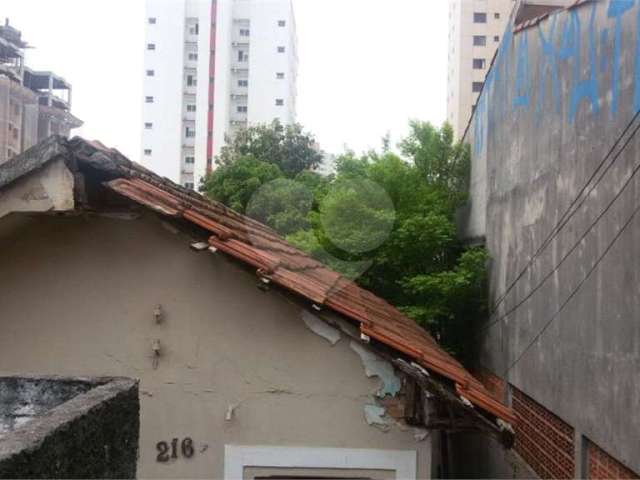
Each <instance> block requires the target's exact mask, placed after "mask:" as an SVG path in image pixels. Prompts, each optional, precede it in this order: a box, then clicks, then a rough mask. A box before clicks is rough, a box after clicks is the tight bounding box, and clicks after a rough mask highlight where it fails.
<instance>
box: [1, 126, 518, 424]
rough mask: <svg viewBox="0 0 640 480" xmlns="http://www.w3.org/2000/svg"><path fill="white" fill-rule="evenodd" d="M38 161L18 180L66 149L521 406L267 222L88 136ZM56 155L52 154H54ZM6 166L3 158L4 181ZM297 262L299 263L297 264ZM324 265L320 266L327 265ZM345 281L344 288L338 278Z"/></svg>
mask: <svg viewBox="0 0 640 480" xmlns="http://www.w3.org/2000/svg"><path fill="white" fill-rule="evenodd" d="M29 155H31V156H34V155H35V156H41V158H39V159H35V160H34V159H31V160H29V159H28V158H27V159H26V161H27V162H29V163H30V164H32V167H31V168H26V169H22V170H20V171H21V172H22V173H21V175H17V173H14V174H13V176H12V178H13V179H17V178H19V177H20V176H22V175H26V174H28V173H29V172H30V171H33V170H34V169H35V168H36V167H37V166H42V165H44V164H45V163H47V162H48V161H50V160H52V159H53V158H55V157H57V156H59V155H65V156H66V159H67V161H68V163H69V164H70V165H72V166H73V165H75V164H76V163H77V164H81V165H85V166H88V167H91V169H93V170H97V171H100V172H102V175H104V177H105V179H104V180H105V181H103V183H102V184H103V185H104V186H105V187H107V188H108V189H110V190H112V191H115V192H116V193H118V194H120V195H122V196H124V197H126V198H128V199H130V200H132V201H133V202H135V203H137V204H139V205H142V206H144V207H146V208H149V209H151V210H154V211H156V212H158V213H160V214H162V215H165V216H169V217H173V218H179V219H181V220H185V221H188V222H189V223H191V224H194V225H197V226H199V227H200V228H203V229H204V230H205V231H208V232H210V233H211V234H213V235H212V236H211V237H210V239H214V241H213V242H211V241H210V242H209V243H212V244H213V245H214V246H217V247H221V250H222V251H224V252H225V253H226V254H228V255H230V256H231V257H233V258H235V259H236V260H239V261H241V262H242V263H243V264H246V265H250V266H251V267H254V268H256V269H257V274H258V275H259V276H265V277H267V278H268V279H269V280H271V281H273V282H274V284H277V285H279V286H280V287H282V288H284V289H286V290H288V291H290V292H292V293H294V294H296V295H298V296H300V297H303V298H305V299H306V300H308V301H311V302H313V303H315V304H318V305H323V306H325V307H327V308H328V309H330V310H332V311H334V312H336V313H337V314H339V315H342V316H344V317H345V318H348V319H350V320H352V321H356V322H359V325H360V331H361V333H362V334H364V335H367V336H369V337H371V338H373V339H375V340H376V341H378V342H380V343H381V344H384V345H386V346H387V347H389V348H392V349H393V350H395V351H397V352H399V353H401V354H403V355H407V357H409V358H411V359H412V360H413V361H415V362H417V363H418V364H420V365H421V366H422V367H423V368H426V369H428V370H431V371H432V372H434V373H436V374H438V375H440V376H442V377H444V378H447V379H448V380H450V381H452V382H453V385H456V384H457V385H460V387H461V388H462V389H463V390H464V392H465V395H464V396H465V398H468V399H471V401H472V402H473V403H474V404H475V405H476V406H477V407H478V408H480V409H481V410H482V411H484V412H485V413H486V414H488V415H489V416H491V417H495V418H499V419H501V420H503V421H505V422H508V423H510V424H514V423H515V422H516V417H515V415H514V413H513V411H512V410H511V409H510V408H509V407H507V406H506V405H504V404H503V403H501V402H499V401H498V400H496V399H495V398H494V397H493V396H492V395H491V393H490V392H489V391H488V390H486V388H485V387H484V386H483V385H482V384H481V383H480V382H479V381H478V380H477V379H475V378H474V377H473V376H472V375H471V374H470V373H469V372H468V371H467V370H466V369H465V368H464V367H463V366H462V365H461V364H460V363H459V362H457V360H455V359H454V358H453V357H451V356H450V355H449V354H448V353H446V352H445V351H444V350H443V349H442V348H441V347H440V346H439V345H437V343H436V342H435V341H434V340H433V338H432V337H431V336H430V335H429V334H428V332H426V331H425V330H424V329H422V327H419V326H418V325H417V324H416V323H415V322H414V321H413V320H410V319H408V318H407V317H405V316H404V315H403V314H402V313H401V312H400V311H398V310H397V309H396V308H394V307H393V306H391V305H389V304H388V303H387V302H386V301H384V300H383V299H381V298H379V297H377V296H375V295H374V294H373V293H371V292H368V291H366V290H364V289H362V288H361V287H359V286H358V285H357V284H355V283H354V282H352V281H349V280H348V279H345V278H344V277H342V276H341V275H340V274H338V273H337V272H333V271H332V270H330V269H329V268H328V267H326V266H324V265H322V264H320V263H319V262H317V261H315V260H313V259H312V258H311V257H309V256H308V255H307V254H305V253H304V252H301V251H299V250H297V249H295V248H294V247H293V246H291V245H290V244H288V243H287V242H286V240H284V239H283V238H282V237H280V236H279V235H278V234H277V233H276V232H274V231H273V230H272V229H271V228H269V227H267V226H266V225H263V224H261V223H260V222H257V221H256V220H254V219H251V218H249V217H246V216H244V215H241V214H239V213H237V212H235V211H233V210H232V209H230V208H228V207H226V206H224V205H222V204H220V203H219V202H215V201H211V200H208V199H206V198H204V197H203V196H202V195H200V194H198V193H196V192H193V191H191V190H188V189H186V188H184V187H182V186H180V185H177V184H175V183H174V182H172V181H171V180H169V179H167V178H162V177H160V176H158V175H156V174H155V173H153V172H152V171H150V170H148V169H146V168H145V167H143V166H141V165H139V164H137V163H135V162H132V161H130V160H129V159H127V158H126V157H124V156H123V155H122V154H121V153H120V152H118V151H117V150H115V149H108V148H107V147H105V146H104V145H103V144H102V143H100V142H95V141H94V142H90V141H86V140H84V139H82V138H80V137H74V138H73V139H72V140H66V139H64V138H62V137H52V138H49V139H47V140H45V141H43V142H41V144H39V145H37V146H36V147H33V148H32V149H29V150H28V151H27V152H25V154H23V155H22V157H23V158H24V157H25V156H26V157H28V156H29ZM47 155H48V156H47ZM5 165H6V164H3V165H0V188H2V187H3V186H4V185H6V184H7V183H5V184H4V185H3V183H2V182H1V179H2V174H3V170H5ZM296 265H297V266H296ZM319 266H320V267H319ZM339 282H340V285H339V287H340V288H338V283H339Z"/></svg>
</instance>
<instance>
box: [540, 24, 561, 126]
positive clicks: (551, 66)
mask: <svg viewBox="0 0 640 480" xmlns="http://www.w3.org/2000/svg"><path fill="white" fill-rule="evenodd" d="M557 23H558V16H557V15H554V16H553V19H552V20H551V26H550V27H549V36H548V37H546V38H545V36H544V33H543V31H542V26H541V25H538V36H539V37H540V47H541V49H542V54H543V57H542V61H541V63H540V81H539V82H538V84H539V88H540V93H539V95H538V108H537V112H538V114H540V113H541V112H542V109H543V107H544V98H545V87H546V85H545V81H544V79H545V73H546V71H547V69H548V70H549V71H550V73H551V92H552V94H553V102H554V104H555V106H556V111H557V112H558V113H560V83H559V80H558V61H557V58H556V57H557V53H556V49H555V47H554V45H553V37H554V36H555V31H556V24H557Z"/></svg>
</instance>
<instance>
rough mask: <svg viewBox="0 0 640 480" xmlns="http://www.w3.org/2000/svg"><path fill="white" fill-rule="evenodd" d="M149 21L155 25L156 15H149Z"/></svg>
mask: <svg viewBox="0 0 640 480" xmlns="http://www.w3.org/2000/svg"><path fill="white" fill-rule="evenodd" d="M148 21H149V25H155V24H156V17H149V18H148Z"/></svg>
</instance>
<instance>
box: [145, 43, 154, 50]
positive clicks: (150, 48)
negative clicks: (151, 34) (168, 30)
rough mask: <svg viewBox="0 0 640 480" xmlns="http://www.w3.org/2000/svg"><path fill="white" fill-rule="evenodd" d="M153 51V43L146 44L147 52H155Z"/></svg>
mask: <svg viewBox="0 0 640 480" xmlns="http://www.w3.org/2000/svg"><path fill="white" fill-rule="evenodd" d="M155 49H156V44H155V43H147V50H155Z"/></svg>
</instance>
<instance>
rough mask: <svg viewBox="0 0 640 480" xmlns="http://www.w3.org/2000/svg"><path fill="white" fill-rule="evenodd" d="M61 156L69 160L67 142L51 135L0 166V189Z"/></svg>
mask: <svg viewBox="0 0 640 480" xmlns="http://www.w3.org/2000/svg"><path fill="white" fill-rule="evenodd" d="M61 156H62V157H64V158H67V159H68V158H70V152H69V148H68V146H67V140H66V139H65V138H64V137H61V136H59V135H52V136H51V137H49V138H47V139H45V140H43V141H42V142H40V143H38V144H36V145H34V146H33V147H31V148H29V149H28V150H26V151H24V152H23V153H21V154H19V155H16V156H15V157H12V158H10V159H9V160H7V161H6V162H4V163H2V164H0V188H4V187H6V186H7V185H9V184H11V183H13V182H14V181H16V180H18V179H19V178H22V177H23V176H25V175H28V174H29V173H31V172H33V171H34V170H37V169H39V168H41V167H43V166H45V165H46V164H47V163H49V162H51V161H52V160H54V159H56V158H59V157H61Z"/></svg>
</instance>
